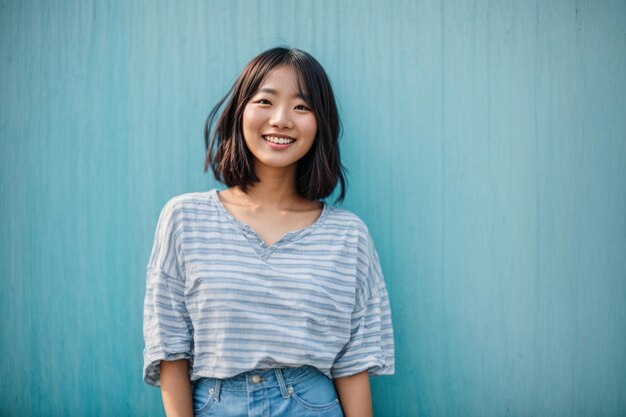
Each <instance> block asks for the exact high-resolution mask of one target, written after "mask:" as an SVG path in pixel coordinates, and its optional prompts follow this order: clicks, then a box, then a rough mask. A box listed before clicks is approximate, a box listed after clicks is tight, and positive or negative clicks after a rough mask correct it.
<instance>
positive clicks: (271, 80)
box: [257, 65, 306, 95]
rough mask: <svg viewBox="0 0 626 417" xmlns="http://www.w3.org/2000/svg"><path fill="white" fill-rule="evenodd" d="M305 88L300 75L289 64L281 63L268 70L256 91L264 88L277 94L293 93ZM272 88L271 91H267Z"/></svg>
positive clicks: (265, 90)
mask: <svg viewBox="0 0 626 417" xmlns="http://www.w3.org/2000/svg"><path fill="white" fill-rule="evenodd" d="M301 89H302V90H306V85H305V83H304V82H303V80H302V78H301V77H300V75H299V74H298V73H297V72H296V71H295V70H294V69H293V68H292V67H291V66H289V65H282V66H279V67H276V68H274V69H272V70H271V71H269V72H268V73H267V75H266V76H265V78H263V81H261V84H260V85H259V88H258V89H257V91H258V92H260V91H261V90H264V92H269V93H273V94H277V95H282V94H285V95H293V94H295V93H299V92H303V91H300V90H301ZM268 90H272V91H268Z"/></svg>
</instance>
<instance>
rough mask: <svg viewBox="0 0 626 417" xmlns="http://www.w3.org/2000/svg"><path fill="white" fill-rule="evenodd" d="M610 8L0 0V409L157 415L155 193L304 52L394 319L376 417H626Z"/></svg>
mask: <svg viewBox="0 0 626 417" xmlns="http://www.w3.org/2000/svg"><path fill="white" fill-rule="evenodd" d="M625 22H626V3H625V2H623V1H613V2H609V1H595V2H589V1H587V2H585V1H577V2H575V1H550V2H542V1H537V2H526V1H522V2H520V1H514V0H510V1H498V2H492V1H487V0H475V1H469V0H468V1H460V0H459V1H446V2H434V1H432V2H430V1H419V2H416V1H408V0H402V1H398V0H396V1H393V2H391V1H389V2H380V1H373V0H372V1H358V0H354V1H332V0H328V1H321V0H315V1H286V0H285V1H237V2H235V1H226V0H223V1H198V2H173V1H172V2H165V1H160V2H153V1H130V2H127V1H119V2H102V1H67V2H59V1H17V0H16V1H0V79H1V80H2V93H1V94H0V139H1V141H0V175H1V177H0V178H1V181H0V186H1V195H2V199H1V201H0V231H1V233H0V247H1V255H0V262H1V266H2V276H1V278H0V283H1V284H2V291H0V302H1V304H0V319H1V320H2V325H1V331H2V333H1V335H0V354H1V356H2V361H1V363H0V372H1V375H2V378H0V388H1V393H0V415H3V416H5V415H6V416H18V415H19V416H25V415H46V416H87V415H89V416H92V415H93V416H98V415H102V416H122V415H129V416H131V415H132V416H156V415H163V411H162V404H161V398H160V392H159V390H158V389H156V388H153V387H149V386H147V385H145V384H143V382H142V379H141V371H142V349H143V339H142V334H141V332H142V328H141V324H142V303H143V296H144V291H145V275H144V274H145V264H146V262H147V258H148V255H149V250H150V246H151V244H152V238H153V233H154V227H155V225H156V220H157V216H158V213H159V210H160V208H161V206H162V205H163V203H164V202H165V201H166V200H167V199H168V198H170V197H172V196H174V195H176V194H179V193H183V192H188V191H201V190H207V189H209V188H211V187H213V186H215V185H216V183H215V182H214V181H213V180H212V178H211V177H210V176H209V175H208V174H204V173H203V169H202V168H203V153H204V148H203V146H204V144H203V137H202V130H203V123H204V120H205V117H206V116H207V114H208V111H209V110H210V108H211V106H212V105H213V104H214V103H215V102H216V101H217V100H218V99H219V98H220V97H221V96H222V95H223V94H224V93H225V92H226V90H227V88H228V87H229V86H230V84H231V83H232V82H233V80H234V78H235V77H236V75H237V74H238V72H239V71H240V70H241V69H242V68H243V66H244V64H245V63H246V62H247V61H248V60H249V59H250V58H252V57H253V56H254V55H256V54H257V53H259V52H260V51H262V50H264V49H266V48H269V47H272V46H275V45H278V44H282V43H287V44H289V45H291V46H296V47H300V48H302V49H305V50H307V51H309V52H311V53H312V54H313V55H314V56H316V57H317V58H318V59H319V60H320V62H321V63H322V65H324V67H325V68H326V70H327V72H328V73H329V75H330V77H331V79H332V82H333V84H334V87H335V89H336V94H337V97H338V100H339V105H340V109H341V114H342V116H343V126H344V131H345V133H344V136H343V138H342V145H341V146H342V148H341V150H342V154H343V157H344V163H345V165H346V166H347V167H348V168H349V170H350V171H349V174H350V175H349V179H350V188H349V190H348V197H347V200H346V202H345V204H344V205H343V206H344V207H346V208H348V209H350V210H353V211H354V212H356V213H357V214H359V215H360V216H361V217H362V218H363V219H364V220H365V221H366V223H367V224H368V225H369V227H370V230H371V232H372V234H373V236H374V239H375V242H376V244H377V247H378V249H379V253H380V258H381V262H382V265H383V270H384V272H385V277H386V280H387V283H388V284H387V285H388V289H389V296H390V299H391V304H392V310H393V320H394V325H395V331H396V355H397V356H396V367H397V371H396V375H394V376H391V377H378V378H374V379H372V387H373V396H374V403H375V409H376V416H591V415H601V416H620V415H621V416H623V415H626V389H625V387H626V76H625V75H626V30H625V28H626V23H625Z"/></svg>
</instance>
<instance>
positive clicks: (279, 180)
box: [236, 164, 303, 210]
mask: <svg viewBox="0 0 626 417" xmlns="http://www.w3.org/2000/svg"><path fill="white" fill-rule="evenodd" d="M259 165H260V164H258V165H257V166H256V167H255V172H256V175H257V177H259V179H260V180H261V181H260V182H257V183H255V184H253V185H252V186H250V187H248V193H247V194H245V193H244V192H243V191H241V190H239V189H238V187H237V190H236V192H237V195H238V196H239V197H241V198H242V199H243V200H244V201H246V202H247V203H249V205H250V206H252V207H255V208H271V209H277V210H286V209H290V208H293V207H294V206H296V205H297V204H298V203H301V202H302V200H303V198H302V197H301V196H300V195H299V194H298V192H297V190H296V164H292V165H289V166H287V167H284V168H275V167H269V166H267V165H263V166H259Z"/></svg>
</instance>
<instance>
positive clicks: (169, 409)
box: [161, 359, 193, 417]
mask: <svg viewBox="0 0 626 417" xmlns="http://www.w3.org/2000/svg"><path fill="white" fill-rule="evenodd" d="M161 396H162V397H163V406H164V407H165V414H166V415H167V417H193V399H192V394H191V381H189V361H188V360H187V359H179V360H176V361H161Z"/></svg>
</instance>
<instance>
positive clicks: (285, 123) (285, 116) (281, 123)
mask: <svg viewBox="0 0 626 417" xmlns="http://www.w3.org/2000/svg"><path fill="white" fill-rule="evenodd" d="M270 125H271V126H275V127H277V128H288V129H291V128H292V127H293V122H292V120H291V117H290V115H289V110H288V109H287V108H286V107H285V106H282V107H280V106H279V107H276V111H274V113H273V114H272V117H271V118H270Z"/></svg>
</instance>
